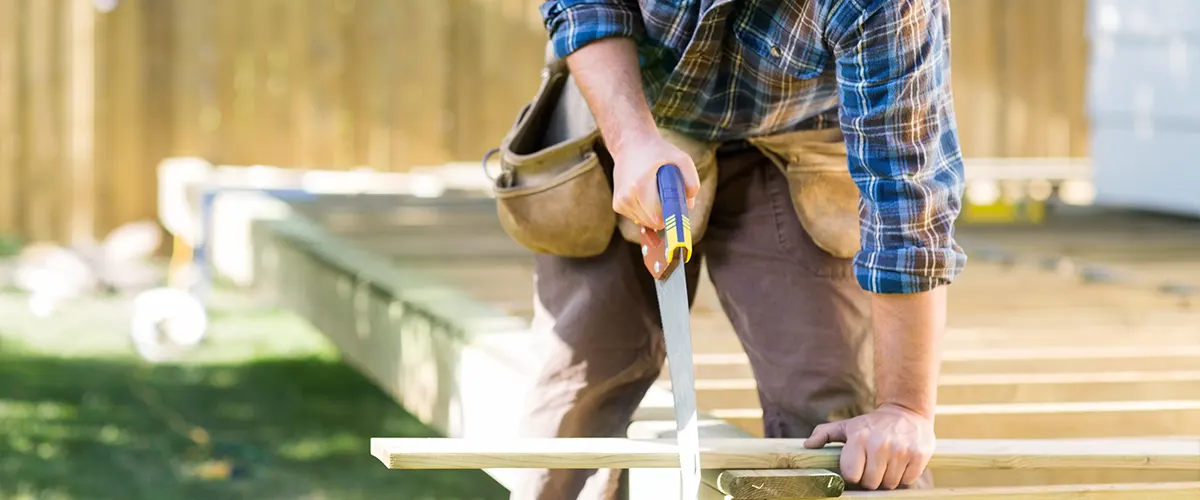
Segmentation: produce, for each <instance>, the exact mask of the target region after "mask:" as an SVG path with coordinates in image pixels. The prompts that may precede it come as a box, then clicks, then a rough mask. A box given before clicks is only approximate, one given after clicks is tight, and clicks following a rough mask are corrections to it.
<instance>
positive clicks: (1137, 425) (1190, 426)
mask: <svg viewBox="0 0 1200 500" xmlns="http://www.w3.org/2000/svg"><path fill="white" fill-rule="evenodd" d="M707 411H708V413H709V414H710V415H712V416H713V418H718V419H722V420H725V421H727V422H729V423H730V424H732V425H735V426H737V427H739V428H742V429H744V430H746V432H749V433H751V434H754V435H757V436H761V435H762V410H761V409H760V408H740V409H715V408H709V409H707ZM661 417H662V415H661V414H660V413H659V412H656V411H653V410H638V415H637V418H638V419H653V420H658V419H661ZM934 430H935V432H936V433H937V435H938V437H941V438H948V439H1057V438H1089V437H1095V438H1109V437H1113V438H1117V437H1148V436H1187V435H1200V401H1188V400H1184V401H1114V402H1086V403H1026V404H991V405H939V406H938V408H937V423H936V424H935V427H934Z"/></svg>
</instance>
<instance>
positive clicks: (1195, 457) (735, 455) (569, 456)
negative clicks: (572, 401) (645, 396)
mask: <svg viewBox="0 0 1200 500" xmlns="http://www.w3.org/2000/svg"><path fill="white" fill-rule="evenodd" d="M371 453H372V455H374V456H375V457H376V458H378V459H379V460H380V461H381V462H383V464H384V465H385V466H387V467H388V468H392V469H486V468H493V467H511V468H535V469H544V468H550V469H597V468H613V467H615V468H631V467H639V468H677V467H679V453H678V447H677V446H676V444H675V441H674V440H672V439H654V440H649V439H646V440H635V439H623V438H558V439H475V440H468V439H452V438H371ZM700 453H701V454H700V466H701V467H703V468H706V469H797V468H807V469H830V468H837V467H838V459H839V456H840V455H839V454H840V447H837V446H831V447H827V448H823V449H818V450H813V449H807V448H805V447H804V440H803V439H706V440H703V441H702V442H701V443H700ZM930 467H940V468H959V469H1072V468H1117V469H1130V468H1137V469H1156V470H1167V469H1178V470H1200V440H1197V439H1145V440H1136V439H1124V440H1119V439H1107V440H1086V439H1064V440H949V439H939V440H938V443H937V451H936V452H935V453H934V456H933V458H932V459H931V460H930Z"/></svg>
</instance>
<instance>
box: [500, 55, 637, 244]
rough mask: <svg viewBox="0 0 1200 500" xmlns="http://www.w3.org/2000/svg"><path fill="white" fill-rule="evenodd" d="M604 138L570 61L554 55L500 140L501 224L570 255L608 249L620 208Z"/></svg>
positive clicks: (522, 240) (523, 239) (525, 240)
mask: <svg viewBox="0 0 1200 500" xmlns="http://www.w3.org/2000/svg"><path fill="white" fill-rule="evenodd" d="M548 59H549V58H548ZM599 141H600V132H599V129H598V128H597V127H596V125H595V122H594V120H592V116H591V112H590V111H589V110H588V107H587V104H586V102H585V101H584V100H583V97H582V95H580V94H579V91H578V89H577V88H576V87H575V83H574V80H573V79H572V78H571V77H570V75H569V74H568V70H567V66H566V63H565V62H563V61H561V60H549V61H548V63H547V65H546V69H545V71H544V72H543V74H542V82H541V85H540V87H539V88H538V91H537V93H536V94H535V95H534V98H533V100H532V101H531V102H530V103H529V104H527V105H525V106H524V107H523V108H522V109H521V111H520V113H519V114H518V116H517V119H516V122H515V123H513V126H512V128H511V129H510V130H509V132H508V134H507V135H506V136H505V138H504V140H503V141H502V142H501V145H500V164H501V173H500V175H499V176H498V177H497V178H496V180H495V183H494V185H493V191H494V193H495V195H496V206H497V213H498V215H499V218H500V223H501V226H503V228H504V231H505V232H506V233H508V235H509V236H510V237H511V238H513V239H514V240H515V241H516V242H517V243H519V244H521V245H522V246H524V247H526V248H528V249H530V250H533V251H535V252H539V253H543V254H550V255H558V256H563V257H591V256H595V255H598V254H600V253H601V252H603V251H604V249H605V248H606V247H607V246H608V244H609V242H610V241H611V240H612V236H613V231H614V229H615V227H616V224H617V215H616V213H615V212H614V211H613V209H612V187H611V185H610V184H609V180H608V176H607V175H606V174H605V170H604V168H603V167H602V166H601V163H600V155H599V153H600V152H601V151H600V150H599V149H598V148H599V147H600V146H599Z"/></svg>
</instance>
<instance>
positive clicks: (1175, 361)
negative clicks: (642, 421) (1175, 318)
mask: <svg viewBox="0 0 1200 500" xmlns="http://www.w3.org/2000/svg"><path fill="white" fill-rule="evenodd" d="M1192 349H1193V350H1194V349H1195V348H1192ZM1173 350H1175V351H1180V352H1177V353H1176V352H1173ZM1187 350H1188V349H1186V348H1183V347H1172V348H1164V349H1150V348H1146V349H1141V352H1138V350H1135V349H1134V348H1130V349H1129V352H1120V351H1117V352H1114V351H1113V350H1108V349H1094V350H1091V352H1089V350H1087V349H1081V350H1080V352H1078V353H1075V354H1072V353H1069V352H1059V351H1054V350H1044V351H1043V350H1037V349H1029V350H1024V349H1021V350H1010V351H1004V350H993V351H991V352H989V351H987V350H979V351H947V352H946V353H945V354H944V356H943V361H942V368H941V371H942V373H943V374H946V375H960V374H988V373H1074V372H1101V371H1105V370H1112V371H1122V372H1153V371H1198V370H1200V352H1196V353H1193V352H1187ZM1160 351H1161V352H1160ZM993 353H994V355H992V354H993ZM1021 353H1024V357H1010V356H1015V355H1019V354H1021ZM693 358H694V362H695V373H696V377H697V378H721V379H731V378H750V377H753V376H754V374H753V372H752V371H751V369H750V360H749V358H748V356H747V355H746V354H745V353H744V352H735V353H728V354H723V353H712V354H696V355H695V356H694V357H693ZM661 377H665V378H669V376H668V375H662V376H661Z"/></svg>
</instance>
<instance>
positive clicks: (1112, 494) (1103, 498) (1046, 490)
mask: <svg viewBox="0 0 1200 500" xmlns="http://www.w3.org/2000/svg"><path fill="white" fill-rule="evenodd" d="M1197 495H1200V483H1197V482H1190V483H1164V484H1134V485H1110V484H1100V485H1069V486H1053V487H1023V488H961V489H944V490H940V489H933V490H906V491H852V492H847V493H846V494H845V495H843V497H845V498H900V499H904V498H909V499H922V500H925V499H937V500H1148V499H1154V500H1193V499H1195V498H1196V496H1197Z"/></svg>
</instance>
